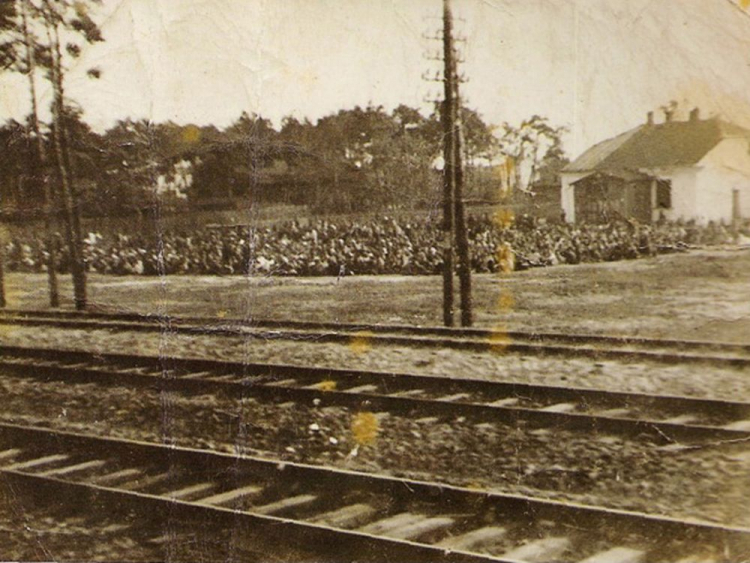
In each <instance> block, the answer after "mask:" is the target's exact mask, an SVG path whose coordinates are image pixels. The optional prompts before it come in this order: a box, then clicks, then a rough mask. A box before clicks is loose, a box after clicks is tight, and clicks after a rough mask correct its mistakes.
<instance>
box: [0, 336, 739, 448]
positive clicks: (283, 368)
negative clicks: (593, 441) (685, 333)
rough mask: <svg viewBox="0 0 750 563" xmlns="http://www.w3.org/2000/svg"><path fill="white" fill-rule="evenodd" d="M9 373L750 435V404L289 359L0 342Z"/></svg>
mask: <svg viewBox="0 0 750 563" xmlns="http://www.w3.org/2000/svg"><path fill="white" fill-rule="evenodd" d="M0 373H5V374H9V375H15V376H20V377H33V378H37V379H42V380H47V381H49V380H59V381H66V382H83V383H91V382H94V383H97V384H105V385H121V386H130V387H142V388H159V389H169V390H174V391H179V392H183V393H199V394H200V393H225V394H228V395H230V396H233V397H236V398H242V397H247V396H253V397H256V398H258V399H261V400H266V401H272V402H286V401H290V400H291V401H295V402H299V403H302V404H313V403H314V404H318V405H320V406H342V407H347V408H351V409H357V410H367V411H387V412H391V413H393V414H399V415H403V416H411V417H417V416H421V417H426V416H432V417H437V418H442V419H445V420H451V419H455V418H458V417H464V418H465V419H467V420H469V421H472V422H476V423H485V422H488V423H504V424H508V425H512V426H515V427H518V426H525V427H530V428H554V429H556V430H563V429H567V430H580V431H587V432H594V433H609V434H617V435H623V436H627V437H646V438H648V439H651V440H654V441H657V442H660V443H670V442H681V443H686V444H696V443H711V444H721V443H724V442H732V441H737V440H744V439H747V438H748V437H750V403H743V402H733V401H725V400H712V399H696V398H690V397H679V396H661V395H651V394H641V393H625V392H611V391H601V390H592V389H582V388H570V387H550V386H541V385H531V384H521V383H508V382H494V381H484V380H476V379H458V378H449V377H440V376H424V375H413V374H400V373H382V372H372V371H357V370H338V369H328V368H314V367H299V366H293V365H280V364H251V363H240V362H226V361H218V360H205V359H191V358H165V357H158V356H141V355H133V354H98V353H91V352H83V351H71V350H59V349H51V348H25V347H10V346H0Z"/></svg>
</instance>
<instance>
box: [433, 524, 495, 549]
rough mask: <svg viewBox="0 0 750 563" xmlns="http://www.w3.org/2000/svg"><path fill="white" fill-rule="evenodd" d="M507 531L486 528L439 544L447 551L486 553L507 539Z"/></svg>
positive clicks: (450, 538) (493, 527)
mask: <svg viewBox="0 0 750 563" xmlns="http://www.w3.org/2000/svg"><path fill="white" fill-rule="evenodd" d="M506 534H507V530H506V529H505V528H503V527H501V526H486V527H484V528H479V529H478V530H472V531H471V532H467V533H465V534H461V535H460V536H452V537H449V538H446V539H444V540H443V541H441V542H440V543H438V544H437V545H438V547H443V548H445V549H446V550H450V551H453V550H459V551H484V550H491V549H492V548H493V547H497V546H498V545H499V544H500V543H502V541H503V540H504V539H505V536H506Z"/></svg>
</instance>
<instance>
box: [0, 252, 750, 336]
mask: <svg viewBox="0 0 750 563" xmlns="http://www.w3.org/2000/svg"><path fill="white" fill-rule="evenodd" d="M62 281H63V282H64V283H63V294H64V296H65V297H66V298H67V300H66V301H65V303H64V306H67V307H70V306H71V304H70V299H69V296H70V294H71V290H70V284H69V280H68V278H67V277H65V278H64V279H63V280H62ZM90 282H91V283H90V286H89V295H90V301H91V303H92V305H93V306H94V307H97V308H101V309H106V310H115V311H140V312H151V313H160V314H177V315H179V314H183V315H209V316H228V317H247V318H274V319H306V320H320V321H323V320H330V321H341V322H358V323H408V324H417V325H438V324H440V323H441V321H442V312H441V299H442V298H441V280H440V278H439V277H437V276H430V277H427V276H413V277H403V276H361V277H349V278H343V279H341V280H336V279H335V278H265V277H258V278H250V279H247V278H242V277H240V276H233V277H209V276H166V277H163V278H145V277H134V276H130V277H128V276H125V277H115V276H101V275H92V276H90ZM45 292H46V280H45V276H44V275H43V274H33V275H29V274H10V275H8V280H7V293H8V301H9V307H22V308H42V307H44V306H45V304H46V294H45ZM474 300H475V313H476V315H475V316H476V319H477V326H483V327H491V328H496V329H503V328H505V329H508V330H511V329H517V330H539V331H542V330H550V331H563V332H578V333H612V334H628V335H645V336H653V337H671V338H686V339H698V340H717V341H728V342H744V343H747V342H750V249H743V250H736V249H734V250H732V249H723V250H720V249H711V250H694V251H691V252H689V253H683V254H672V255H662V256H657V257H655V258H649V259H642V260H634V261H623V262H611V263H601V264H584V265H578V266H556V267H550V268H541V269H534V270H527V271H523V272H514V273H512V274H510V275H478V276H475V277H474Z"/></svg>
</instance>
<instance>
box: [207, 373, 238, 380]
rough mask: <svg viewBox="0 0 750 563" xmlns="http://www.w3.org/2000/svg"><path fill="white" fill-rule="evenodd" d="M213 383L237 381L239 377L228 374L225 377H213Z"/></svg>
mask: <svg viewBox="0 0 750 563" xmlns="http://www.w3.org/2000/svg"><path fill="white" fill-rule="evenodd" d="M208 379H210V380H211V381H237V375H236V374H234V373H227V374H225V375H212V376H211V377H209V378H208Z"/></svg>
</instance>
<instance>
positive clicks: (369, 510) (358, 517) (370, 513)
mask: <svg viewBox="0 0 750 563" xmlns="http://www.w3.org/2000/svg"><path fill="white" fill-rule="evenodd" d="M375 514H377V510H376V509H375V508H373V507H372V506H370V505H369V504H363V503H358V504H350V505H348V506H345V507H343V508H339V509H337V510H331V511H330V512H324V513H323V514H318V515H317V516H314V517H313V518H311V519H310V522H311V523H313V524H325V525H326V526H332V527H334V528H345V529H350V528H357V527H359V526H364V525H365V524H366V523H367V522H369V521H370V520H372V518H373V517H374V516H375Z"/></svg>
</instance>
